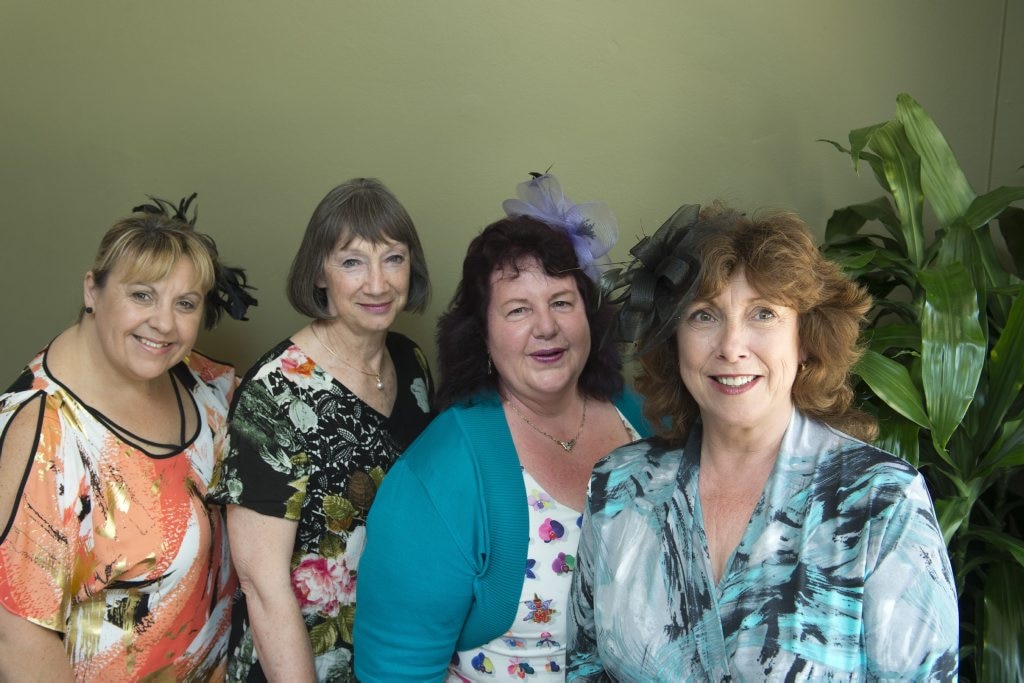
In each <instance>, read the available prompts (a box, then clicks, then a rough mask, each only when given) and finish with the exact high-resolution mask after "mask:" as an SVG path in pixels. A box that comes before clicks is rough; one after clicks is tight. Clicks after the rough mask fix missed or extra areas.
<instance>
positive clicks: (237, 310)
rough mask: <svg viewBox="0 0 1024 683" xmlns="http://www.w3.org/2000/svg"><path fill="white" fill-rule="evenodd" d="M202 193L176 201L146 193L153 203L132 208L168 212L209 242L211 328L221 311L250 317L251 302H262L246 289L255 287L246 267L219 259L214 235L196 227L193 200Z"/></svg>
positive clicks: (208, 316)
mask: <svg viewBox="0 0 1024 683" xmlns="http://www.w3.org/2000/svg"><path fill="white" fill-rule="evenodd" d="M198 194H199V193H197V192H193V193H192V194H190V195H189V196H188V197H183V198H182V199H181V201H180V202H178V204H177V205H174V204H172V203H171V202H169V201H167V200H166V199H160V198H159V197H154V196H153V195H149V194H147V195H146V196H147V197H149V199H150V201H152V202H153V203H152V204H140V205H139V206H136V207H133V208H132V213H139V212H142V213H150V214H156V215H163V216H167V217H168V218H170V219H172V220H175V221H178V222H179V223H182V224H183V225H187V226H188V227H189V228H190V229H192V230H193V231H194V232H195V234H196V235H198V236H199V237H200V238H202V240H203V241H204V242H205V243H206V245H207V247H208V248H209V250H210V255H211V256H212V257H213V266H214V282H213V288H212V289H210V291H209V292H207V294H206V310H205V312H204V314H203V324H204V326H205V327H206V329H212V328H213V327H215V326H216V325H217V322H218V321H219V320H220V316H221V313H222V312H224V313H227V314H228V315H229V316H231V317H232V318H234V319H235V320H248V318H247V317H245V314H246V311H247V310H248V308H249V306H258V305H259V302H258V301H257V300H256V299H255V298H254V297H253V296H252V295H251V294H249V292H247V291H246V290H247V289H252V290H254V289H256V288H255V287H253V286H252V285H250V284H247V282H246V277H245V270H244V269H242V268H233V267H231V266H228V265H225V264H224V263H223V262H221V260H220V254H219V252H218V251H217V243H216V242H215V241H214V239H213V238H212V237H210V236H209V235H207V234H204V233H201V232H199V231H198V230H196V229H195V227H196V219H197V218H199V208H198V206H196V207H193V206H192V202H193V201H195V198H196V197H197V196H198ZM190 207H191V208H192V217H191V218H189V217H188V210H189V208H190Z"/></svg>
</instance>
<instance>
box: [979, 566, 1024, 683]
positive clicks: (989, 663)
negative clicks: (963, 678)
mask: <svg viewBox="0 0 1024 683" xmlns="http://www.w3.org/2000/svg"><path fill="white" fill-rule="evenodd" d="M1022 585H1024V570H1022V569H1021V568H1020V567H1019V566H1016V565H1013V564H1009V563H1004V564H996V565H992V566H991V567H990V568H989V570H988V576H987V578H986V581H985V584H984V586H985V588H984V591H985V592H984V602H983V609H982V619H983V621H982V624H983V625H982V627H981V634H982V637H981V641H980V643H979V646H978V650H977V652H976V655H975V656H976V657H977V658H978V672H977V673H978V680H979V681H1014V682H1016V681H1021V680H1024V591H1022V590H1021V586H1022Z"/></svg>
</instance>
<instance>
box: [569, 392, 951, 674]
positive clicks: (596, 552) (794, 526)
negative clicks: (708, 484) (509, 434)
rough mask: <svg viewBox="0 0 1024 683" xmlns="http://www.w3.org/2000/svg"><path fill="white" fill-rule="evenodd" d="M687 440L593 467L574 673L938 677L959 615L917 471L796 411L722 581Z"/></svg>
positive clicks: (628, 452)
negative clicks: (717, 576)
mask: <svg viewBox="0 0 1024 683" xmlns="http://www.w3.org/2000/svg"><path fill="white" fill-rule="evenodd" d="M700 444H701V430H700V426H699V425H697V426H696V427H695V428H694V429H693V430H691V434H690V437H689V441H688V443H687V446H686V448H685V449H683V450H680V449H670V448H667V447H666V445H665V444H664V442H662V441H660V440H658V439H656V438H652V439H647V440H644V441H640V442H637V443H635V444H631V445H629V446H624V447H622V448H620V449H618V450H616V451H614V452H613V453H612V454H611V455H609V456H608V457H607V458H605V459H604V460H602V461H601V462H600V463H598V465H597V466H596V467H595V469H594V474H593V478H592V480H591V496H590V499H589V501H588V509H587V511H586V512H585V519H584V527H583V532H582V538H581V540H580V547H579V552H578V555H577V566H576V573H575V576H574V580H573V590H572V594H571V599H570V605H569V618H570V626H569V635H568V652H569V657H568V679H569V680H573V679H576V680H608V679H609V678H610V679H612V680H616V679H617V680H633V681H649V680H674V681H680V680H712V681H726V680H728V681H747V680H756V681H762V680H780V681H781V680H830V681H840V680H841V681H850V680H876V679H887V680H893V679H896V680H900V679H905V680H936V679H938V680H947V679H955V678H956V673H957V639H958V632H959V617H958V614H957V602H956V591H955V589H954V586H953V578H952V572H951V570H950V566H949V559H948V557H947V555H946V550H945V546H944V544H943V540H942V534H941V532H940V530H939V526H938V523H937V522H936V519H935V512H934V510H933V507H932V503H931V499H930V497H929V496H928V492H927V489H926V488H925V483H924V480H923V478H922V477H921V475H920V474H918V473H917V471H915V470H914V468H912V467H911V466H910V465H909V464H907V463H906V462H904V461H902V460H900V459H898V458H896V457H894V456H891V455H889V454H887V453H885V452H883V451H880V450H878V449H877V448H874V447H872V446H868V445H866V444H864V443H862V442H860V441H857V440H855V439H853V438H851V437H849V436H847V435H845V434H842V433H840V432H837V431H835V430H833V429H831V428H829V427H827V426H825V425H823V424H821V423H819V422H817V421H815V420H812V419H810V418H807V417H805V416H803V415H801V414H800V413H799V412H798V411H794V412H793V418H792V420H791V421H790V424H789V428H788V429H787V431H786V435H785V437H784V438H783V441H782V446H781V448H780V450H779V455H778V458H777V461H776V463H775V466H774V469H773V471H772V474H771V476H770V477H769V479H768V482H767V483H766V485H765V490H764V493H763V494H762V497H761V499H760V501H759V502H758V503H757V506H756V507H755V509H754V512H753V515H752V516H751V520H750V523H749V524H748V526H747V528H746V531H745V532H744V535H743V537H742V539H741V541H740V543H739V545H738V547H737V548H736V550H735V552H734V553H733V555H732V557H730V559H729V561H728V564H727V565H726V568H725V571H724V572H723V574H722V577H721V580H720V581H719V582H718V585H717V586H716V585H715V583H714V579H713V578H712V577H713V574H712V571H711V560H710V556H709V554H708V544H707V538H706V536H705V532H704V525H703V521H702V516H701V506H700V498H699V496H698V493H697V477H698V468H699V464H700Z"/></svg>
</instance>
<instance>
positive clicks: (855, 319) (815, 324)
mask: <svg viewBox="0 0 1024 683" xmlns="http://www.w3.org/2000/svg"><path fill="white" fill-rule="evenodd" d="M701 223H703V225H700V224H701ZM692 229H693V230H695V231H696V234H697V235H698V236H699V237H698V240H697V249H698V251H699V257H700V260H701V263H702V270H701V275H700V282H699V285H698V290H697V298H698V299H710V298H714V297H715V296H716V295H717V294H718V293H719V292H721V291H722V289H724V288H725V286H726V284H727V283H728V282H729V280H730V278H731V277H732V274H733V273H734V272H736V271H737V269H741V270H742V271H743V272H744V274H745V275H746V278H747V281H748V282H749V283H750V285H751V287H753V288H754V289H755V290H757V291H758V292H759V293H760V294H761V295H762V296H764V297H766V298H768V299H770V300H773V301H777V302H779V303H781V304H783V305H785V306H788V307H790V308H793V309H795V310H796V311H797V313H798V316H799V317H798V329H799V335H800V345H801V348H802V350H803V353H804V354H805V355H806V362H805V364H803V365H802V367H801V369H800V371H799V372H798V373H797V375H796V380H795V381H794V383H793V389H792V394H793V403H794V405H795V406H796V407H797V409H799V410H800V411H801V412H803V413H804V414H806V415H809V416H811V417H814V418H816V419H818V420H821V421H822V422H824V423H826V424H828V425H830V426H832V427H834V428H836V429H838V430H840V431H843V432H846V433H847V434H850V435H851V436H854V437H856V438H858V439H861V440H863V441H872V440H874V438H875V437H876V436H877V435H878V425H877V422H876V421H875V418H874V417H872V416H871V415H869V414H867V413H864V412H863V411H861V410H859V409H857V408H855V407H854V406H853V398H854V395H853V389H852V387H851V385H850V370H851V368H852V367H853V365H854V364H855V363H856V362H857V360H858V359H859V358H860V356H861V354H862V353H863V350H862V349H861V348H860V346H859V345H858V337H859V335H860V325H861V323H862V322H863V320H864V316H865V315H866V314H867V312H868V309H869V308H870V307H871V297H870V295H869V294H868V293H867V291H866V290H865V289H864V288H863V287H861V286H859V285H857V284H856V283H855V282H853V281H852V280H850V278H848V277H847V276H846V275H845V274H844V273H843V272H842V270H841V269H840V268H839V266H838V265H837V264H835V263H833V262H832V261H829V260H827V259H825V258H824V256H822V254H821V251H820V250H819V249H818V248H817V246H815V244H814V241H813V240H812V238H811V235H810V233H809V231H808V229H807V226H806V224H805V223H804V222H803V220H801V219H800V217H799V216H797V215H796V214H794V213H789V212H779V211H772V212H765V211H762V212H757V213H755V214H754V215H753V216H751V217H748V216H745V215H743V214H741V213H739V212H737V211H735V210H733V209H730V208H729V207H727V206H726V205H725V204H723V203H721V202H715V203H714V204H712V205H711V206H709V207H706V208H705V209H704V210H703V211H701V214H700V218H699V220H698V225H695V226H693V228H692ZM639 348H641V349H642V348H644V339H642V338H641V340H640V345H639ZM640 368H641V369H640V372H639V374H638V375H637V379H636V387H637V390H638V391H639V392H640V393H641V394H642V395H643V397H644V399H645V402H644V413H645V415H646V416H647V418H648V419H649V420H650V422H651V424H652V425H654V426H655V430H656V432H657V433H658V435H659V436H661V437H663V438H665V439H667V440H668V441H670V442H672V443H675V444H680V443H684V442H685V440H686V437H687V434H688V433H689V431H690V428H691V427H692V426H693V424H694V421H695V420H696V419H697V417H698V415H699V413H700V410H699V408H698V406H697V404H696V402H695V401H694V399H693V396H691V395H690V392H689V391H688V390H687V388H686V385H685V384H683V381H682V379H681V378H680V372H679V354H678V352H677V349H676V338H675V335H674V334H673V335H672V337H670V338H669V339H668V340H666V341H665V342H663V343H661V344H659V345H657V346H655V347H653V348H652V349H651V350H650V351H648V352H646V353H644V354H643V355H642V356H641V357H640Z"/></svg>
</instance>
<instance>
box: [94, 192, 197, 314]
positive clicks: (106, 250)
mask: <svg viewBox="0 0 1024 683" xmlns="http://www.w3.org/2000/svg"><path fill="white" fill-rule="evenodd" d="M183 258H184V259H186V260H188V261H189V262H190V263H191V264H192V267H193V268H195V271H196V277H197V279H198V284H199V288H200V290H201V291H202V292H203V294H204V295H205V294H208V293H209V292H210V290H212V289H213V285H214V282H215V279H216V273H217V248H216V247H215V246H214V244H213V241H212V240H211V239H210V238H209V237H207V236H206V235H204V234H202V233H199V232H196V231H195V230H194V229H193V228H192V226H191V225H189V224H188V223H185V222H184V221H181V220H178V219H176V218H171V217H168V216H165V215H161V214H155V213H143V212H139V213H135V214H132V215H131V216H129V217H128V218H124V219H122V220H120V221H118V222H117V223H115V224H114V226H113V227H111V228H110V229H109V230H108V231H107V233H106V234H105V235H104V236H103V239H102V240H101V241H100V246H99V249H98V250H97V252H96V259H95V261H94V262H93V266H92V275H93V280H94V281H95V282H96V284H97V286H99V287H101V288H102V287H104V286H105V285H106V281H107V278H108V277H109V275H110V273H111V272H112V271H113V270H114V269H115V268H117V267H118V266H119V265H123V266H124V268H125V276H126V277H127V278H129V279H132V280H140V281H146V282H155V281H158V280H162V279H164V278H165V277H167V276H168V275H169V274H170V273H171V271H172V270H173V269H174V267H175V266H176V265H177V264H178V262H179V261H180V260H181V259H183Z"/></svg>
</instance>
